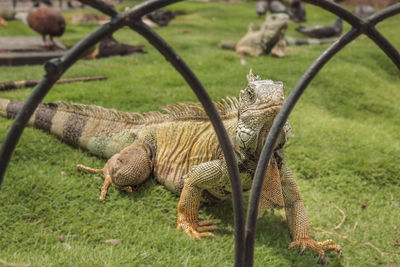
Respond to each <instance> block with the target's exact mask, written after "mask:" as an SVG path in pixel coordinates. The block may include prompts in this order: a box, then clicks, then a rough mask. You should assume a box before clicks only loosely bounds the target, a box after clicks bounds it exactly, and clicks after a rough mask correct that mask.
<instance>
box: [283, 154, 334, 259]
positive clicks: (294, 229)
mask: <svg viewBox="0 0 400 267" xmlns="http://www.w3.org/2000/svg"><path fill="white" fill-rule="evenodd" d="M282 172H283V173H282ZM282 172H281V173H282V175H281V183H282V192H283V199H284V202H285V211H286V218H287V223H288V225H289V230H290V234H291V236H292V243H291V244H290V245H289V249H291V248H294V247H300V253H303V252H304V251H305V250H306V249H307V248H310V249H311V250H313V251H315V252H317V253H318V254H319V255H320V259H319V260H320V261H321V260H322V259H323V256H324V254H325V251H328V250H335V251H337V252H338V253H339V256H340V255H341V252H342V249H341V247H340V246H339V245H336V244H335V242H334V241H333V240H331V239H329V240H326V241H324V242H317V241H315V240H314V239H312V238H311V237H310V235H309V232H308V231H309V229H310V226H309V223H308V219H307V214H306V211H305V208H304V204H303V200H302V197H301V194H300V189H299V186H298V185H297V183H296V180H295V179H294V177H293V174H292V172H291V171H290V169H289V168H288V167H287V166H286V164H285V162H283V166H282Z"/></svg>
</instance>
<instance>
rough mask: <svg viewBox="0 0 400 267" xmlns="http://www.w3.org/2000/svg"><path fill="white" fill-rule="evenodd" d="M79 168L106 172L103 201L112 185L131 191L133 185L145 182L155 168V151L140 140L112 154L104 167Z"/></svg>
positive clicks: (101, 197) (102, 193)
mask: <svg viewBox="0 0 400 267" xmlns="http://www.w3.org/2000/svg"><path fill="white" fill-rule="evenodd" d="M77 168H78V170H81V171H87V172H91V173H101V172H102V173H103V174H104V184H103V186H102V187H101V193H100V198H99V199H100V201H103V200H105V198H106V194H107V191H108V187H109V186H110V185H114V186H115V187H117V188H119V189H122V190H124V191H126V192H130V193H131V192H132V186H133V185H138V184H141V183H142V182H144V180H146V179H147V178H148V177H149V176H150V173H151V172H152V170H153V151H152V148H151V147H150V146H149V145H147V144H145V143H140V142H138V143H135V144H133V145H130V146H128V147H126V148H124V149H123V150H121V152H119V153H117V154H115V155H114V156H112V157H111V158H110V159H109V160H108V161H107V163H106V164H105V165H104V167H103V168H102V169H93V168H90V167H86V166H84V165H82V164H79V165H78V166H77Z"/></svg>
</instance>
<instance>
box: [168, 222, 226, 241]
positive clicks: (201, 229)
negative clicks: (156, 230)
mask: <svg viewBox="0 0 400 267" xmlns="http://www.w3.org/2000/svg"><path fill="white" fill-rule="evenodd" d="M212 224H213V223H212V222H211V221H195V222H188V221H187V220H184V219H178V223H177V226H176V229H177V230H178V231H180V230H183V231H185V233H186V234H187V235H188V236H190V237H194V238H195V239H201V238H202V237H214V234H213V233H211V232H207V231H214V230H217V229H218V227H217V226H215V225H212Z"/></svg>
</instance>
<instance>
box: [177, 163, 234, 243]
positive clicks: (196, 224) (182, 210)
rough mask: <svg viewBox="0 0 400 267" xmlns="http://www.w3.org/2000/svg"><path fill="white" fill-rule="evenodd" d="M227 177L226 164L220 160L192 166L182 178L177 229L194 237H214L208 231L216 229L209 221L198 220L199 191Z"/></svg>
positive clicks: (216, 184)
mask: <svg viewBox="0 0 400 267" xmlns="http://www.w3.org/2000/svg"><path fill="white" fill-rule="evenodd" d="M226 179H228V175H227V170H226V165H225V163H224V162H222V161H220V160H214V161H209V162H205V163H202V164H200V165H197V166H195V167H193V168H192V170H190V171H189V173H188V174H187V175H186V177H185V179H184V186H183V189H182V193H181V196H180V199H179V204H178V219H177V227H176V229H177V230H183V231H184V232H185V233H186V234H187V235H189V236H191V237H194V238H196V239H201V238H202V237H214V235H213V234H212V233H211V232H210V231H213V230H216V229H218V228H217V226H215V225H212V222H210V221H200V220H199V219H198V211H199V206H200V193H201V191H202V190H204V189H209V188H213V187H217V186H219V185H222V184H224V182H225V181H226Z"/></svg>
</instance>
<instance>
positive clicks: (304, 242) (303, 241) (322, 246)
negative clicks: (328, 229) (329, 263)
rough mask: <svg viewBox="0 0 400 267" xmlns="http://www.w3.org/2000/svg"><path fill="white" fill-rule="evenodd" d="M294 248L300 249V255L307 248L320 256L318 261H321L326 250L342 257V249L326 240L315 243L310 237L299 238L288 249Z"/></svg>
mask: <svg viewBox="0 0 400 267" xmlns="http://www.w3.org/2000/svg"><path fill="white" fill-rule="evenodd" d="M294 247H299V248H300V254H303V253H304V251H305V250H306V249H307V248H309V249H311V250H313V251H315V252H317V253H318V254H319V256H320V259H319V261H320V260H321V259H323V256H324V255H325V251H328V250H335V251H336V252H337V253H338V257H340V256H341V255H342V248H341V247H340V246H339V245H336V244H335V242H334V241H333V240H332V239H328V240H326V241H323V242H317V241H315V240H314V239H312V238H310V237H308V238H300V239H298V240H295V241H293V242H292V243H290V245H289V249H292V248H294Z"/></svg>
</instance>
